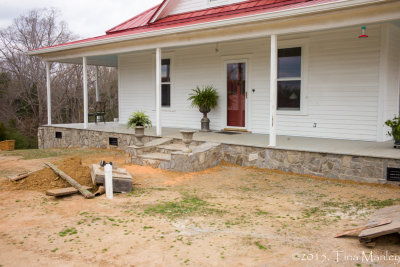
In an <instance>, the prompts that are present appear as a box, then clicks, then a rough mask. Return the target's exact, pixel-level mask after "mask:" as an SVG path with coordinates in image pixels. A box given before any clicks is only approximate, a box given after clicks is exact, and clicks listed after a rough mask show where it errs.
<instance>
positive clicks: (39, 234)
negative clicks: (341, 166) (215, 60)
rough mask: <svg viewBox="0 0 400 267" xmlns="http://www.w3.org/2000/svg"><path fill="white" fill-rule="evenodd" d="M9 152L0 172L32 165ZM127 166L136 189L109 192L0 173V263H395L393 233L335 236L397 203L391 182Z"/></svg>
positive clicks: (90, 159)
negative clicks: (35, 187) (365, 240)
mask: <svg viewBox="0 0 400 267" xmlns="http://www.w3.org/2000/svg"><path fill="white" fill-rule="evenodd" d="M12 157H14V156H4V155H3V156H1V155H0V171H1V170H2V169H1V168H4V167H5V166H6V167H7V168H8V166H9V164H10V162H13V163H12V164H14V165H15V167H17V166H20V165H23V166H24V168H28V169H29V167H27V166H30V164H31V163H32V161H37V160H35V159H33V160H31V159H29V160H24V159H22V158H21V157H20V158H18V159H16V158H12ZM107 157H108V158H107ZM61 158H62V157H53V158H52V160H60V159H61ZM82 158H83V163H84V164H87V165H89V164H91V163H97V162H98V160H99V159H106V160H113V161H114V162H118V164H119V165H120V166H122V165H124V164H123V162H124V155H123V154H118V153H114V154H113V155H108V154H106V153H105V152H99V153H95V154H84V155H83V156H82ZM48 160H49V159H46V160H44V161H48ZM6 161H7V162H8V163H7V164H6V163H4V162H6ZM32 166H34V167H36V164H33V163H32ZM125 167H126V168H127V169H128V170H129V171H130V172H131V174H132V175H133V177H134V183H135V184H136V185H135V186H134V187H135V189H134V191H133V192H132V193H130V194H117V195H115V198H114V199H113V200H108V199H106V198H105V196H101V197H98V198H95V199H93V200H85V199H83V197H81V196H79V195H75V196H72V197H66V198H62V199H56V198H53V197H48V196H45V195H44V194H43V192H42V191H27V190H13V189H12V188H11V187H5V185H6V183H8V182H7V181H6V180H5V179H4V177H3V178H0V180H1V182H0V186H1V188H2V190H1V193H0V266H23V265H28V266H54V265H56V266H100V265H101V266H395V264H396V263H397V264H398V265H400V246H399V244H400V239H399V237H398V236H397V235H393V236H389V237H386V238H381V239H378V240H377V246H376V247H375V248H373V249H370V248H366V247H364V246H363V245H361V244H360V243H359V241H358V239H357V238H354V237H346V238H340V239H334V238H333V237H332V236H334V235H335V234H336V233H337V232H341V231H342V230H343V229H347V228H352V227H355V226H358V225H362V224H364V223H365V222H367V221H368V216H369V214H370V213H371V212H373V211H374V210H376V209H377V208H381V207H384V206H387V205H392V204H399V203H400V199H399V193H400V189H399V188H398V187H394V186H373V185H362V184H356V183H343V182H340V181H335V180H328V179H315V178H312V177H306V176H300V175H295V174H287V173H282V172H275V171H269V170H261V169H256V168H243V167H237V166H231V165H226V164H225V165H221V166H218V167H216V168H213V169H210V170H206V171H203V172H197V173H187V174H184V173H175V172H168V171H163V170H159V169H153V168H150V167H141V166H135V165H126V166H125ZM8 170H9V169H8ZM370 252H372V255H373V257H374V260H373V262H371V261H370V259H371V258H370V256H369V254H368V253H370ZM363 253H365V254H364V255H363ZM384 255H392V256H393V258H391V261H390V260H386V259H383V258H382V256H384ZM363 256H364V257H363ZM376 256H381V258H379V259H377V258H375V257H376ZM394 256H397V257H398V258H394ZM396 260H398V261H399V262H397V261H396Z"/></svg>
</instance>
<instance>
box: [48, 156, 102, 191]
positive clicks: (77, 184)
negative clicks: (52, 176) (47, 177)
mask: <svg viewBox="0 0 400 267" xmlns="http://www.w3.org/2000/svg"><path fill="white" fill-rule="evenodd" d="M46 165H47V166H49V167H50V169H52V170H53V171H54V172H55V173H56V174H57V175H58V176H60V177H61V178H63V179H64V180H65V181H67V182H68V183H69V184H70V185H72V186H73V187H74V188H76V189H78V191H79V192H80V193H81V194H82V195H83V196H84V197H85V198H88V199H90V198H94V194H92V193H90V192H89V191H88V190H87V189H85V188H84V187H83V186H82V185H80V184H79V183H78V182H77V181H75V180H74V179H72V178H71V177H70V176H68V175H67V174H66V173H65V172H63V171H62V170H60V169H58V168H57V167H56V166H54V165H53V164H51V163H50V162H47V163H46Z"/></svg>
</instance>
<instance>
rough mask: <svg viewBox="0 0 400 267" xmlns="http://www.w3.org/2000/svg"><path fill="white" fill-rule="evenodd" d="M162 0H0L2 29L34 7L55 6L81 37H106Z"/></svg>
mask: <svg viewBox="0 0 400 267" xmlns="http://www.w3.org/2000/svg"><path fill="white" fill-rule="evenodd" d="M160 2H161V0H0V28H4V27H7V26H9V25H10V24H11V23H12V20H13V19H14V18H16V17H18V16H19V15H21V14H24V13H26V12H28V11H29V10H31V9H35V8H46V7H47V8H50V7H55V8H56V9H58V10H59V11H60V12H61V14H60V15H61V16H60V18H61V19H62V20H64V21H65V22H67V24H68V27H69V29H70V30H71V31H72V32H73V33H75V34H78V35H80V37H81V38H86V37H93V36H98V35H103V34H105V31H106V30H108V29H110V28H112V27H113V26H116V25H118V24H119V23H121V22H123V21H125V20H127V19H129V18H131V17H133V16H135V15H137V14H139V13H141V12H143V11H145V10H147V9H149V8H151V7H153V6H155V5H157V4H159V3H160Z"/></svg>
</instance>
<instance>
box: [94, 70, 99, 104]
mask: <svg viewBox="0 0 400 267" xmlns="http://www.w3.org/2000/svg"><path fill="white" fill-rule="evenodd" d="M95 75H96V83H95V86H96V102H99V101H100V93H99V66H96V74H95Z"/></svg>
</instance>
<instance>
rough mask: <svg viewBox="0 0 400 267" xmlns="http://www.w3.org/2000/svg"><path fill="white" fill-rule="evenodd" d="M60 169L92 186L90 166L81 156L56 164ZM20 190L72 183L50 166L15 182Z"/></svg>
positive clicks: (62, 185)
mask: <svg viewBox="0 0 400 267" xmlns="http://www.w3.org/2000/svg"><path fill="white" fill-rule="evenodd" d="M56 165H57V167H58V168H59V169H61V170H62V171H63V172H65V173H66V174H67V175H69V176H71V178H72V179H74V180H75V181H77V182H78V183H80V184H81V185H86V186H91V187H93V184H92V178H91V176H90V168H89V167H88V166H83V165H82V160H81V158H79V157H69V158H66V159H64V160H63V161H62V162H60V163H58V164H56ZM13 184H14V186H15V187H16V189H18V190H36V191H42V190H44V191H45V190H48V189H54V188H65V187H70V186H71V185H70V184H68V183H67V182H66V181H64V180H63V179H62V178H60V177H59V176H58V175H57V174H55V173H54V171H53V170H51V169H50V168H48V167H47V168H45V169H42V170H40V171H37V172H34V173H32V174H31V175H29V176H28V177H27V178H25V179H23V180H20V181H18V182H14V183H13Z"/></svg>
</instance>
